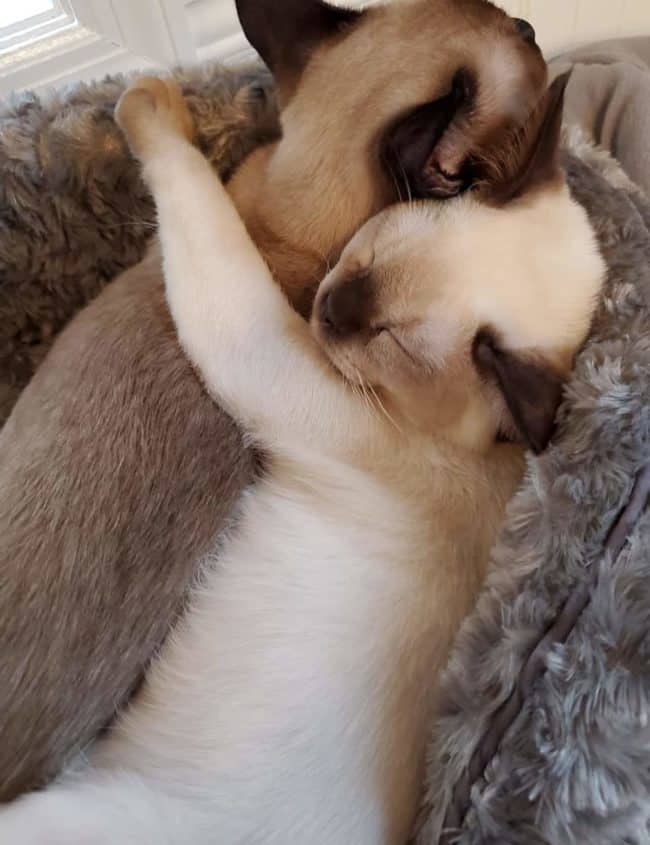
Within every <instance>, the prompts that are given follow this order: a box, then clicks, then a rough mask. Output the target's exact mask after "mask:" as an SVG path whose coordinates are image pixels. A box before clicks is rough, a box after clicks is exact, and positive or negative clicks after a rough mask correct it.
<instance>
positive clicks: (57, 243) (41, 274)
mask: <svg viewBox="0 0 650 845" xmlns="http://www.w3.org/2000/svg"><path fill="white" fill-rule="evenodd" d="M176 76H177V78H178V79H179V80H180V82H181V83H182V85H183V89H184V91H185V92H186V94H187V95H188V98H189V103H190V107H191V109H192V111H193V112H194V114H195V116H196V119H197V124H198V128H199V137H198V142H199V144H200V146H201V149H202V150H203V152H204V153H205V154H206V155H207V156H208V157H209V158H210V160H211V161H212V162H214V164H215V167H217V169H218V170H219V171H220V173H221V174H222V175H223V176H227V175H228V173H229V172H230V171H231V170H232V169H233V168H234V167H235V166H236V165H237V163H238V162H239V161H241V159H242V158H243V157H244V156H245V155H246V154H247V153H248V152H250V150H251V149H252V148H253V147H254V146H255V145H257V144H258V143H260V142H262V141H264V140H269V139H270V138H272V137H273V136H274V135H276V134H277V132H278V124H277V112H276V108H275V100H274V96H273V89H272V86H271V80H270V77H269V76H268V74H267V73H266V72H265V71H264V70H262V69H261V68H260V67H259V66H253V67H250V68H248V69H244V70H241V71H237V72H228V71H226V70H224V69H223V68H221V67H219V66H215V65H212V66H206V67H203V68H196V69H193V70H187V71H179V72H178V73H177V74H176ZM125 84H126V81H125V79H124V78H122V77H115V78H110V79H105V80H104V81H103V82H97V83H94V84H91V85H78V86H75V87H74V88H72V89H68V90H67V91H61V92H53V93H52V94H50V95H49V96H44V97H38V96H36V95H34V94H27V95H22V96H19V97H17V98H15V100H14V101H13V102H9V103H6V104H5V105H4V106H0V425H2V423H3V422H4V421H5V419H6V418H7V416H8V415H9V412H10V411H11V408H12V407H13V405H14V403H15V401H16V399H17V398H18V396H19V394H20V391H21V389H22V388H23V387H24V386H25V385H26V384H27V382H28V381H29V379H30V378H31V376H32V374H33V373H34V370H35V368H36V366H37V365H38V363H39V362H40V361H41V360H42V358H43V356H44V355H45V353H46V352H47V350H48V349H49V347H50V345H51V343H52V341H53V339H54V337H55V336H56V334H57V333H58V332H59V331H60V330H61V329H62V328H63V327H64V326H65V324H66V323H67V322H68V321H69V320H70V319H71V317H72V316H73V315H74V314H75V313H76V312H77V311H78V310H79V309H80V308H81V307H83V306H84V305H85V304H86V303H87V302H89V301H90V300H91V299H92V298H93V297H94V296H96V295H97V294H98V293H99V291H100V290H101V289H102V287H103V286H104V285H105V284H106V282H108V281H110V280H111V279H113V278H115V276H117V275H118V274H119V273H120V272H121V271H122V270H125V269H126V268H127V267H131V266H133V265H134V264H136V263H137V262H138V261H139V260H140V259H141V258H142V256H143V254H144V250H145V246H146V243H147V240H148V239H149V237H150V236H151V234H152V232H153V229H154V219H153V218H154V213H153V205H152V202H151V199H150V197H149V195H148V194H147V191H146V189H145V188H144V185H143V184H142V182H141V181H140V179H139V176H138V167H137V165H136V164H135V162H134V161H133V159H132V158H131V157H130V155H129V154H128V152H127V149H126V145H125V142H124V139H123V138H122V134H121V132H120V131H119V130H118V129H117V127H116V125H115V123H114V122H113V109H114V108H115V103H116V102H117V100H118V98H119V96H120V94H121V93H122V91H123V90H124V87H125Z"/></svg>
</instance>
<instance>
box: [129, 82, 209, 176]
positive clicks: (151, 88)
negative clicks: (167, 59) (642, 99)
mask: <svg viewBox="0 0 650 845" xmlns="http://www.w3.org/2000/svg"><path fill="white" fill-rule="evenodd" d="M115 120H116V121H117V124H118V126H119V127H120V129H121V130H122V132H123V133H124V135H125V137H126V140H127V142H128V144H129V147H130V148H131V151H132V153H133V154H134V155H135V156H137V158H139V159H141V160H143V159H146V158H147V156H148V155H150V154H151V153H152V152H154V151H155V149H156V146H157V145H158V144H160V142H161V141H162V140H164V139H165V138H166V137H167V138H168V137H169V136H170V135H177V136H178V135H180V136H182V137H184V138H187V139H188V140H190V141H191V140H192V139H193V137H194V121H193V119H192V116H191V114H190V111H189V109H188V107H187V103H186V102H185V99H184V97H183V94H182V92H181V89H180V88H179V87H178V85H177V84H176V83H175V82H173V81H171V80H164V79H157V78H156V77H153V76H143V77H141V78H140V79H136V80H135V82H133V83H132V84H131V85H130V86H129V87H128V88H127V89H126V91H125V92H124V94H122V96H121V98H120V101H119V102H118V104H117V107H116V109H115Z"/></svg>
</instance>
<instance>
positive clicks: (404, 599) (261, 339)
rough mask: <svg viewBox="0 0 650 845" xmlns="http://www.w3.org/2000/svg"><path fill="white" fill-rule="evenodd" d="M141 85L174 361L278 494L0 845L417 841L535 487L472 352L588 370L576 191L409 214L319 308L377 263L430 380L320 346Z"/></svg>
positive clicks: (251, 500) (394, 359) (19, 809)
mask: <svg viewBox="0 0 650 845" xmlns="http://www.w3.org/2000/svg"><path fill="white" fill-rule="evenodd" d="M147 84H148V83H145V85H144V89H145V90H144V94H143V93H142V90H140V91H139V92H138V91H136V92H135V94H134V96H133V97H132V98H131V99H130V100H129V95H127V98H126V99H125V100H124V103H123V107H122V112H121V119H122V123H123V125H124V126H125V128H126V129H127V132H128V134H129V138H130V141H131V143H132V145H133V146H134V148H135V150H136V152H138V154H139V155H140V156H141V158H142V159H143V162H144V165H145V176H146V178H147V180H148V182H149V184H150V186H151V188H152V190H153V193H154V196H155V199H156V203H157V207H158V213H159V219H160V233H161V241H162V247H163V253H164V261H165V276H166V280H167V291H168V298H169V303H170V307H171V311H172V314H173V316H174V320H175V323H176V325H177V329H178V334H179V338H180V340H181V342H182V344H183V346H184V348H185V350H186V352H187V354H188V356H189V357H190V359H191V360H192V361H193V362H194V363H195V365H196V366H197V368H198V370H199V371H200V373H201V375H202V377H203V379H204V381H205V384H206V386H207V388H208V390H209V391H210V392H211V393H212V394H214V395H215V396H218V397H219V400H220V401H221V402H223V403H224V404H225V405H226V406H227V407H228V408H229V410H230V411H231V412H232V413H233V415H234V416H235V417H236V418H237V419H239V421H240V422H241V423H242V425H243V426H244V427H245V428H246V429H247V431H249V432H250V434H251V437H254V438H255V439H256V440H257V441H259V442H260V443H261V444H262V445H263V446H264V447H265V449H266V450H267V452H268V454H269V456H270V458H269V461H270V463H269V470H268V474H267V477H266V480H265V481H263V482H262V483H260V484H258V485H257V486H256V487H255V488H254V489H253V490H251V491H250V492H249V493H248V495H247V497H246V499H245V502H244V504H243V512H242V515H241V521H240V524H239V527H238V529H237V530H236V532H235V533H234V534H233V535H232V537H231V538H230V539H229V541H228V543H227V544H226V548H225V549H224V551H223V553H222V554H221V555H220V558H219V564H218V568H208V569H207V571H206V576H205V585H204V587H203V588H202V589H201V590H200V591H198V592H197V593H196V595H195V596H194V598H193V601H192V604H191V607H190V609H189V612H188V613H187V617H186V621H185V622H184V623H182V624H181V625H180V626H179V627H178V629H177V630H176V632H175V633H174V635H173V636H172V637H171V639H170V640H169V641H168V643H167V645H166V646H165V648H164V650H163V652H162V654H161V655H160V658H159V659H158V661H157V662H156V663H155V665H154V666H153V667H152V669H151V672H150V674H149V677H148V679H147V683H146V686H145V688H144V690H143V691H142V693H141V694H140V696H139V697H138V698H137V699H136V701H135V703H134V704H133V706H132V708H131V709H130V711H129V712H127V713H126V714H125V715H124V717H123V718H122V719H121V721H120V722H119V724H118V725H117V727H116V729H115V730H114V731H113V732H112V733H111V735H110V736H109V737H108V738H106V739H105V740H103V741H102V742H100V743H99V744H98V745H97V747H96V748H95V749H94V750H93V751H92V753H91V755H90V760H89V763H88V766H87V767H84V768H82V769H81V771H80V772H79V773H78V774H70V775H68V776H67V777H65V778H63V779H61V780H60V781H59V782H58V783H57V784H55V785H54V786H52V787H51V788H50V789H48V790H47V791H46V792H44V793H42V794H36V795H33V796H29V797H27V798H24V799H21V800H19V801H18V802H16V803H15V804H13V805H12V806H10V807H9V808H7V809H2V810H0V841H1V842H2V843H5V842H6V843H12V845H13V843H16V845H82V843H84V844H85V843H92V845H107V843H111V845H114V843H119V845H145V843H146V844H147V845H149V843H154V842H155V843H156V844H157V845H159V844H160V845H162V844H163V843H168V844H169V845H190V843H191V845H203V843H205V845H208V844H209V845H214V843H216V842H218V843H223V845H234V843H279V844H281V845H289V844H290V843H309V845H320V843H322V845H325V844H326V843H327V845H332V843H340V845H349V844H350V843H354V845H378V843H402V842H404V841H405V839H406V837H407V835H408V831H409V827H410V824H411V821H412V817H413V812H414V809H415V806H416V801H417V798H418V793H419V786H420V783H421V767H422V762H423V761H422V759H421V750H422V749H423V748H424V731H425V729H426V724H427V721H428V719H429V717H430V715H431V712H432V708H433V707H434V706H435V682H436V668H437V667H440V666H441V664H442V663H443V661H444V659H445V656H446V653H447V649H448V647H449V644H450V641H451V638H452V637H453V635H454V633H455V631H456V629H457V627H458V624H459V622H460V620H461V619H462V618H463V616H464V615H465V613H466V612H467V611H468V609H469V608H470V607H471V605H472V602H473V599H474V597H475V594H476V591H477V589H478V587H479V585H480V583H481V580H482V577H483V573H484V569H485V566H486V561H487V558H488V553H489V549H490V546H491V545H492V542H493V540H494V535H495V532H496V530H497V527H498V525H499V523H500V520H501V518H502V515H503V510H504V507H505V504H506V502H507V500H508V498H509V497H510V495H511V494H512V492H513V490H514V487H515V486H516V484H517V482H518V480H519V477H520V472H521V450H520V449H519V448H518V447H515V446H507V445H500V446H497V445H495V444H494V434H495V431H496V427H497V425H498V422H499V420H498V414H495V412H494V411H493V401H492V400H493V397H492V396H490V395H487V394H488V393H489V391H488V392H487V393H486V394H485V395H484V393H483V392H482V388H481V386H480V384H479V382H478V381H477V379H476V377H475V375H472V371H471V362H470V360H469V356H468V355H467V354H465V353H466V349H465V347H466V345H467V343H468V337H467V335H468V333H469V334H471V333H472V332H474V331H476V329H477V328H478V327H480V326H481V325H483V324H484V323H485V322H486V321H488V322H490V324H492V325H494V326H496V327H497V328H499V330H500V331H501V332H502V334H503V335H504V336H506V337H507V340H508V342H509V343H511V344H512V345H513V346H514V347H525V348H527V349H528V348H535V349H538V350H542V351H543V352H544V354H548V355H549V356H550V357H553V356H555V355H559V354H560V352H562V354H565V353H566V351H567V350H575V348H576V347H577V345H578V344H579V343H581V342H582V340H583V338H584V336H585V333H586V330H587V326H588V323H589V319H590V314H591V310H592V307H593V303H594V299H595V296H596V294H597V291H598V289H599V285H600V281H601V278H602V264H601V262H600V259H599V257H598V255H597V253H596V251H595V248H594V246H593V241H592V237H591V233H590V231H589V228H588V226H587V224H586V221H585V219H584V215H583V214H582V212H581V211H580V210H579V209H578V208H577V206H575V205H574V204H573V203H572V201H571V200H570V198H569V196H568V193H567V192H566V191H565V190H564V189H561V190H552V191H549V192H546V193H543V192H542V193H540V195H539V196H538V197H536V198H535V199H534V200H531V201H530V202H528V203H526V204H521V206H519V207H517V208H514V209H510V210H508V211H507V212H506V211H503V210H501V211H498V210H491V209H485V208H482V207H480V206H478V205H476V204H474V203H472V201H471V200H461V201H459V202H458V203H456V204H455V205H452V204H450V205H449V206H448V207H445V208H444V209H442V210H435V209H434V207H433V206H413V207H408V206H407V207H399V208H395V209H392V210H390V211H389V212H387V213H385V214H383V215H382V216H381V217H380V218H377V219H376V220H374V221H371V223H370V224H368V225H367V226H366V227H365V228H364V229H362V230H361V232H360V233H359V234H358V235H357V236H356V238H355V239H354V240H353V241H352V243H351V244H350V246H349V247H348V248H347V250H346V251H345V252H344V254H343V257H342V259H341V262H340V265H339V266H338V267H337V268H335V269H334V270H333V271H332V273H331V275H330V276H329V277H328V279H326V280H325V281H324V283H323V287H322V290H323V291H325V290H326V289H327V287H328V286H331V285H334V284H336V283H337V282H339V281H340V279H341V276H342V275H344V274H345V273H346V272H348V271H349V268H350V266H355V267H358V266H359V264H360V263H363V262H368V261H370V260H372V263H373V267H375V268H376V271H377V274H378V278H380V279H381V282H380V283H379V284H380V289H379V295H380V301H381V303H382V309H383V312H385V314H384V316H386V317H387V318H388V317H390V319H391V321H392V320H394V321H395V324H396V326H397V327H398V328H397V329H396V331H399V332H400V333H401V334H400V342H402V343H403V344H404V345H406V346H408V348H409V350H410V351H412V352H413V356H414V360H415V361H416V363H413V361H412V360H411V358H410V357H409V358H408V359H407V360H408V362H409V363H408V365H407V366H405V364H404V357H403V352H401V351H400V349H399V348H398V347H397V346H396V345H395V344H394V343H393V342H391V341H390V338H389V339H388V341H387V343H388V345H385V343H386V339H385V338H384V340H380V343H379V347H378V348H375V347H374V346H373V344H368V345H367V347H364V348H363V349H362V348H361V347H360V346H359V345H357V346H356V347H354V348H347V347H345V345H343V346H339V345H337V344H336V343H333V342H331V341H326V340H325V338H324V337H323V336H322V334H321V332H320V331H319V329H318V326H317V325H315V327H314V328H315V331H314V333H313V334H312V333H310V331H309V327H308V325H307V324H306V323H305V322H304V321H303V320H302V319H301V318H300V317H298V316H297V315H296V314H295V313H294V312H293V311H292V309H291V308H290V307H289V305H288V303H287V301H286V299H285V297H284V295H283V294H282V293H281V292H280V290H279V289H278V288H277V286H276V285H275V284H274V283H273V279H272V276H271V273H270V271H269V270H268V268H267V266H266V264H265V263H264V261H263V260H262V259H261V257H260V255H259V253H258V251H257V249H256V247H255V246H254V245H253V243H252V241H251V239H250V238H249V235H248V233H247V231H246V229H245V227H244V225H243V223H242V221H241V219H240V217H239V215H238V213H237V212H236V210H235V208H234V206H233V204H232V202H231V201H230V199H229V197H228V195H227V194H226V192H225V190H224V189H223V187H222V186H221V185H220V184H219V182H218V181H216V180H215V177H214V175H213V174H212V172H211V170H210V168H209V166H208V164H207V162H206V161H205V160H204V159H203V158H202V156H201V155H200V153H199V152H198V151H197V150H196V149H194V148H193V147H192V146H191V145H190V144H189V143H188V142H187V140H186V139H185V138H184V137H183V136H182V133H181V131H180V130H181V129H182V128H183V124H182V121H179V120H177V119H176V118H174V116H173V115H171V117H170V98H169V97H166V95H165V93H164V91H162V90H161V88H160V85H162V83H152V84H151V85H149V87H148V88H147ZM174 102H175V101H174V96H173V95H172V97H171V103H172V105H173V104H174ZM176 105H177V104H176ZM129 110H130V112H129ZM172 111H173V108H172ZM554 237H557V240H556V241H553V240H552V239H553V238H554ZM549 240H550V242H552V243H554V253H553V254H549V251H548V250H547V249H546V248H545V247H544V246H543V244H545V243H548V242H549ZM413 303H415V306H414V305H413ZM413 307H416V309H417V311H416V313H412V311H411V310H409V309H412V308H413ZM411 346H412V349H411ZM324 352H325V353H326V354H323V353H324ZM352 360H353V361H354V364H353V365H352V364H351V363H350V362H351V361H352ZM332 362H333V363H334V364H335V365H336V368H338V369H340V370H342V371H345V370H346V368H350V367H351V368H352V369H351V371H350V373H349V375H351V376H352V378H353V379H354V378H356V374H357V373H360V374H361V382H362V383H364V384H365V383H371V384H372V385H373V386H374V387H376V389H377V390H378V391H380V392H381V395H382V396H383V397H385V400H386V403H387V404H386V414H383V413H382V412H381V410H380V408H379V407H378V406H377V405H376V404H375V403H374V402H372V401H370V400H368V401H365V400H364V398H363V397H362V396H361V395H360V393H359V389H358V388H355V386H354V385H353V384H351V383H350V382H349V381H346V380H345V379H343V378H342V377H341V375H340V373H339V372H338V371H337V369H336V368H335V367H332ZM453 362H456V363H455V365H454V366H455V367H456V368H457V369H455V370H454V379H455V380H456V381H458V380H459V379H460V380H461V381H462V380H463V379H464V380H466V381H467V385H468V386H469V388H471V389H467V390H466V391H465V394H463V395H464V399H463V398H462V397H461V398H458V399H457V402H458V409H457V411H458V413H455V414H453V415H452V416H451V418H449V419H448V418H447V416H446V411H447V409H446V408H445V404H444V397H443V399H441V402H428V401H427V400H426V395H427V390H430V391H431V392H432V395H435V391H436V385H439V384H440V383H443V384H445V385H447V386H448V378H447V376H448V372H447V370H448V367H450V366H451V365H452V363H453ZM441 380H442V382H441ZM414 391H415V393H416V394H417V395H418V396H419V401H417V400H416V399H414V395H413V393H414ZM459 432H460V433H459Z"/></svg>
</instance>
